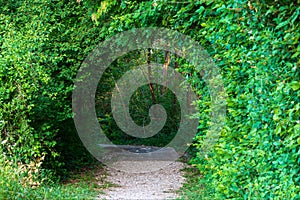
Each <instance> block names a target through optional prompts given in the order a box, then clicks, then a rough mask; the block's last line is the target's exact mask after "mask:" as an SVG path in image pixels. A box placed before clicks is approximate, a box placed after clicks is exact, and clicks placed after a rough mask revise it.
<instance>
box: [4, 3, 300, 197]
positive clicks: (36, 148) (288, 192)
mask: <svg viewBox="0 0 300 200" xmlns="http://www.w3.org/2000/svg"><path fill="white" fill-rule="evenodd" d="M0 10H1V12H0V13H1V14H0V131H1V137H0V140H1V150H2V152H3V153H2V157H1V159H0V161H1V162H2V160H3V159H4V160H6V159H8V160H14V159H15V160H18V161H19V162H21V163H24V164H26V163H27V164H28V163H31V162H36V163H42V164H41V166H40V168H41V169H43V170H44V169H47V170H50V172H51V173H56V174H60V175H62V174H65V171H66V169H70V168H74V167H78V166H79V165H81V164H83V163H87V162H90V161H91V159H92V158H91V156H89V154H88V153H87V152H86V151H84V147H83V146H82V145H81V143H80V140H79V139H78V136H77V133H76V129H75V127H74V124H73V119H72V117H73V116H72V109H71V108H72V105H71V95H72V90H73V81H74V79H75V76H76V74H77V70H78V69H79V67H80V64H81V63H82V62H83V60H84V58H85V57H86V56H87V54H88V53H89V52H90V51H91V50H92V49H93V48H94V47H95V46H96V45H97V44H98V43H99V42H101V41H103V40H105V39H106V38H108V37H110V36H113V35H115V34H116V33H119V32H122V31H125V30H129V29H132V28H137V27H149V26H156V27H166V28H169V29H172V30H176V31H179V32H181V33H183V34H186V35H189V36H190V37H192V38H193V39H195V40H196V41H198V42H199V43H200V44H201V45H202V46H203V47H204V48H205V49H207V51H208V52H209V54H210V56H211V57H212V58H213V59H214V62H215V63H216V65H217V67H218V68H219V69H220V71H221V74H222V77H223V81H224V85H225V90H226V93H227V103H228V106H227V116H226V123H225V126H224V127H223V129H222V131H221V132H220V133H219V134H220V138H219V140H218V142H217V144H215V145H214V146H212V151H211V152H210V153H209V154H208V155H206V156H204V157H203V156H202V155H201V154H200V153H197V149H200V148H201V146H202V142H203V137H204V135H205V134H206V132H207V131H208V128H209V113H210V95H209V92H208V89H207V87H206V86H205V84H204V82H203V80H202V79H201V76H200V75H199V74H197V73H196V72H195V69H194V68H193V66H190V65H188V63H185V62H184V61H182V60H180V58H176V57H175V56H174V55H171V59H173V60H176V59H177V61H176V63H177V64H178V69H177V70H178V71H179V72H181V73H182V74H183V75H185V76H186V77H187V81H188V82H189V83H190V84H191V85H192V86H193V88H194V90H195V92H196V93H197V96H198V97H199V100H198V101H197V102H196V103H197V107H198V109H199V113H198V117H199V127H198V134H197V135H195V138H194V144H193V147H194V150H195V151H196V153H195V154H194V157H193V159H192V161H191V162H192V163H193V164H194V165H195V166H197V168H198V169H200V171H201V172H202V173H203V175H204V176H203V179H204V180H205V181H207V182H209V183H210V185H211V186H212V188H213V197H214V198H217V199H227V198H236V199H299V198H300V196H299V194H300V167H299V164H300V118H299V116H300V100H299V99H300V98H299V96H300V66H299V65H300V61H299V55H300V45H299V38H300V25H299V21H300V19H299V15H300V6H299V1H280V2H279V1H268V0H258V1H252V0H250V1H245V0H236V1H224V0H217V1H206V0H200V1H191V2H183V3H175V2H172V1H163V0H162V1H134V0H132V1H131V0H128V1H117V0H112V1H89V0H86V1H80V0H77V1H75V0H74V1H64V0H31V1H29V0H8V1H2V2H1V3H0ZM157 54H159V53H157ZM134 55H135V53H132V54H131V55H129V56H128V58H127V59H128V60H129V61H130V60H133V61H134V62H135V63H138V60H136V59H134ZM161 56H162V57H163V56H164V52H162V53H161ZM162 60H163V59H162ZM122 62H125V60H120V61H119V62H118V64H115V65H112V66H111V67H110V69H109V70H110V71H109V73H108V74H107V79H106V80H105V81H102V82H99V83H100V84H99V94H103V95H102V96H101V95H97V100H98V101H99V102H102V103H103V104H100V103H99V104H97V105H98V106H99V107H101V106H103V105H104V104H105V102H109V101H108V99H107V98H108V97H107V96H106V95H104V94H106V93H105V92H100V91H101V90H102V91H103V90H104V91H105V90H106V91H108V90H107V89H109V88H111V87H112V85H111V84H112V83H113V80H112V79H111V77H112V76H111V75H110V74H111V73H113V74H115V77H118V76H119V75H121V74H122V73H123V72H124V70H125V71H126V70H128V69H127V68H126V66H127V65H123V64H122ZM162 62H163V61H162ZM173 64H174V65H175V61H174V63H173ZM102 83H103V84H102ZM156 88H160V87H159V86H157V87H156ZM149 91H150V90H149V87H146V86H145V87H144V88H143V87H141V88H140V89H139V91H138V92H139V93H140V94H145V97H144V100H145V101H147V100H148V101H150V100H149V97H150V96H151V95H150V93H149ZM165 95H166V96H162V97H161V100H162V102H163V101H164V100H165V99H174V95H172V93H171V92H166V93H165ZM146 97H147V98H146ZM137 98H139V97H138V96H133V98H132V102H135V101H136V100H137ZM174 102H175V104H176V100H175V101H174ZM133 105H139V106H141V107H142V106H145V107H144V108H142V110H143V112H144V113H133V117H134V115H135V114H136V115H138V114H142V116H143V117H142V118H139V117H138V116H135V117H136V118H135V119H136V120H137V121H136V122H137V124H138V123H141V122H139V121H138V119H143V120H146V121H147V116H148V115H147V111H148V109H147V106H149V105H150V104H148V103H146V102H143V101H142V102H141V103H136V104H134V103H133ZM108 107H109V106H108ZM176 108H177V109H171V108H170V109H169V110H170V112H178V110H179V109H180V108H179V107H176ZM134 109H136V108H134V107H132V110H134ZM166 109H167V110H168V105H166ZM107 113H109V110H105V109H104V110H103V111H99V113H98V114H99V115H98V117H99V120H100V121H101V120H102V121H103V120H104V121H106V122H105V123H106V124H105V125H106V127H107V131H108V134H111V135H110V137H111V138H114V140H115V141H116V142H118V140H119V138H118V137H117V136H114V135H112V134H113V133H116V132H113V131H110V130H108V129H111V128H113V127H114V126H115V125H114V124H113V123H114V122H113V119H111V115H110V114H108V115H107ZM109 123H111V124H109ZM177 126H178V119H170V120H169V121H168V123H167V125H166V127H165V129H166V130H165V133H162V134H163V135H166V132H173V128H175V129H176V128H177ZM175 129H174V130H175ZM162 132H164V131H162ZM171 135H172V134H171ZM122 138H124V137H122ZM127 139H128V140H129V139H130V138H127ZM170 139H171V138H170ZM130 140H131V142H132V143H134V142H136V143H141V141H132V138H131V139H130ZM143 142H145V141H143ZM143 142H142V143H143ZM147 142H150V143H151V141H147ZM147 142H146V143H147ZM161 145H164V143H163V144H161ZM42 172H44V171H42ZM38 176H40V175H38Z"/></svg>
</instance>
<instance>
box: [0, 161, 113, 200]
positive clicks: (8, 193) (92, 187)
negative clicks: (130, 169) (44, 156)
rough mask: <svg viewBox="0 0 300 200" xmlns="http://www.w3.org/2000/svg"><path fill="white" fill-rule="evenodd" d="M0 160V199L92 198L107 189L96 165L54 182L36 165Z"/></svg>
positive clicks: (103, 174)
mask: <svg viewBox="0 0 300 200" xmlns="http://www.w3.org/2000/svg"><path fill="white" fill-rule="evenodd" d="M0 161H1V162H0V166H1V170H0V199H22V200H27V199H28V200H32V199H51V200H52V199H93V198H95V197H96V196H97V194H99V193H100V192H101V190H102V189H103V188H105V187H108V186H109V183H106V182H105V177H106V175H105V172H104V171H103V168H102V165H99V164H94V165H90V166H89V167H86V168H81V169H80V170H79V169H78V170H76V171H72V172H71V173H70V176H69V178H68V179H65V180H64V181H56V182H54V181H52V180H53V179H54V178H52V179H51V178H50V177H51V174H47V173H46V172H45V171H43V170H40V168H39V163H30V164H28V165H24V164H21V163H18V162H15V161H9V160H7V159H6V158H5V157H4V156H1V159H0ZM98 183H101V184H100V185H99V184H98Z"/></svg>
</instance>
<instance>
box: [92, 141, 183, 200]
mask: <svg viewBox="0 0 300 200" xmlns="http://www.w3.org/2000/svg"><path fill="white" fill-rule="evenodd" d="M135 148H136V147H135ZM161 155H162V156H163V157H165V156H168V155H167V154H166V153H165V152H164V153H162V154H161ZM170 156H171V155H170ZM155 157H156V158H157V154H156V155H155ZM184 167H185V164H184V163H182V162H178V161H173V162H170V161H164V160H160V159H151V158H150V159H144V160H138V161H137V160H125V161H124V160H121V161H120V160H119V161H115V162H114V163H113V166H112V165H111V166H110V167H108V166H107V167H106V170H107V173H108V174H107V178H106V181H107V182H110V183H112V184H113V185H115V186H113V187H110V188H107V189H105V190H104V191H103V192H104V194H100V195H98V197H97V199H101V200H104V199H105V200H125V199H126V200H134V199H139V200H141V199H142V200H146V199H148V200H150V199H151V200H154V199H155V200H158V199H161V200H162V199H176V198H177V197H178V194H177V193H176V191H177V190H178V189H180V187H181V186H182V185H183V183H184V181H185V179H184V177H183V171H182V169H183V168H184ZM145 169H156V170H145ZM135 171H136V172H139V173H134V172H135Z"/></svg>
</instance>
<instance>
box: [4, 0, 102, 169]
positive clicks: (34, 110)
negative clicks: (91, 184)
mask: <svg viewBox="0 0 300 200" xmlns="http://www.w3.org/2000/svg"><path fill="white" fill-rule="evenodd" d="M0 12H1V14H0V19H1V20H0V51H1V52H0V83H1V84H0V131H1V137H0V140H1V145H2V147H3V151H4V153H6V155H7V156H8V157H12V158H17V159H18V160H20V161H21V162H22V163H30V162H31V161H36V160H39V158H41V157H43V155H45V160H44V161H43V165H42V167H44V168H47V169H51V170H55V171H57V172H59V173H61V172H62V169H64V168H66V167H71V165H73V167H74V166H76V165H78V164H80V162H78V160H79V161H82V162H83V161H84V162H86V161H88V160H90V157H89V158H88V157H87V156H88V154H87V153H86V152H85V151H84V148H83V147H82V145H81V143H80V140H79V139H78V136H77V134H76V130H75V128H74V124H73V123H72V121H73V120H72V110H71V109H72V106H71V95H72V90H73V79H74V77H75V76H76V74H77V70H78V68H79V66H80V64H81V62H82V61H83V59H84V58H85V56H86V55H87V53H88V52H89V51H90V50H91V49H92V48H93V45H95V44H97V42H98V40H97V38H100V37H99V35H98V32H97V28H96V27H95V26H94V24H93V22H92V20H91V18H90V15H91V10H90V9H88V8H87V5H83V4H79V3H77V2H76V1H71V2H69V1H59V0H45V1H39V0H34V1H27V0H19V1H6V2H1V3H0ZM82 158H86V159H82ZM64 166H65V167H64Z"/></svg>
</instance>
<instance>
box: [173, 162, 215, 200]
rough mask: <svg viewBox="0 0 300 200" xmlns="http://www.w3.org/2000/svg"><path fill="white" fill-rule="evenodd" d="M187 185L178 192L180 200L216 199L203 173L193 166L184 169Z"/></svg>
mask: <svg viewBox="0 0 300 200" xmlns="http://www.w3.org/2000/svg"><path fill="white" fill-rule="evenodd" d="M184 172H185V175H184V176H185V178H186V183H185V184H184V185H183V187H182V188H181V189H180V190H179V191H178V193H179V194H180V196H181V197H180V198H178V200H185V199H188V200H190V199H191V200H206V199H207V200H211V199H215V198H214V195H213V189H212V188H211V187H210V185H209V183H208V182H206V180H205V179H204V177H203V175H202V174H201V172H200V171H199V170H198V169H197V168H194V167H192V166H189V167H187V168H185V169H184Z"/></svg>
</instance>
